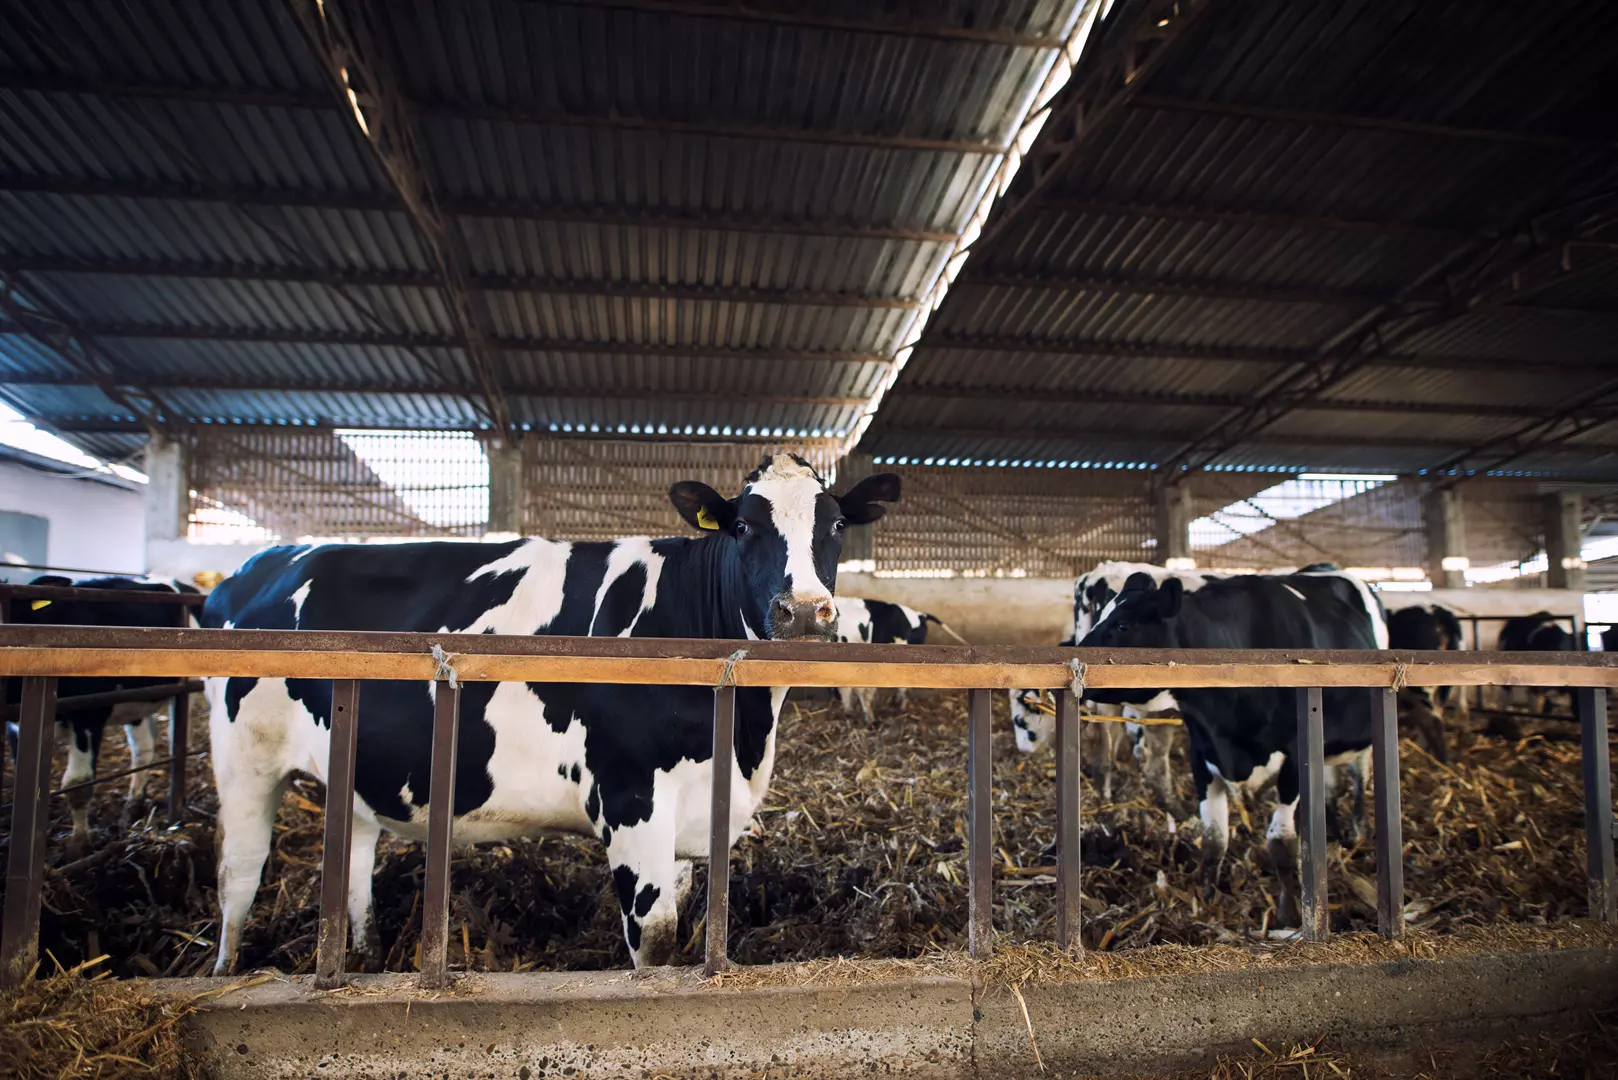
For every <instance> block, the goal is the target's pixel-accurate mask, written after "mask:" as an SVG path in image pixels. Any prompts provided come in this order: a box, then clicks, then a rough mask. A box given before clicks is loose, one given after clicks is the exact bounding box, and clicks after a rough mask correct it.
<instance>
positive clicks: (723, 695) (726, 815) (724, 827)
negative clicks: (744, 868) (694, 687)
mask: <svg viewBox="0 0 1618 1080" xmlns="http://www.w3.org/2000/svg"><path fill="white" fill-rule="evenodd" d="M735 757H736V684H735V683H731V682H726V681H724V680H723V679H722V680H721V685H719V686H716V687H714V692H713V790H712V791H711V792H710V802H709V804H708V815H709V819H708V918H707V935H706V939H705V942H704V947H705V960H704V963H703V967H704V969H705V970H706V971H707V973H708V974H709V975H714V974H717V973H718V972H721V971H723V970H725V969H726V968H727V967H729V966H730V960H729V958H728V957H727V956H726V955H725V949H726V945H727V944H728V939H729V937H730V769H729V768H728V766H729V764H730V763H731V762H732V761H733V760H735Z"/></svg>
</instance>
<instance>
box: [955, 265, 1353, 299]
mask: <svg viewBox="0 0 1618 1080" xmlns="http://www.w3.org/2000/svg"><path fill="white" fill-rule="evenodd" d="M961 285H978V286H983V287H985V288H999V289H1022V290H1024V291H1036V290H1037V291H1057V290H1072V291H1084V292H1106V293H1118V294H1122V295H1131V296H1148V295H1155V296H1185V297H1194V298H1197V299H1204V300H1252V301H1256V302H1260V303H1277V304H1333V305H1344V306H1357V305H1365V304H1376V303H1379V302H1381V300H1382V299H1384V298H1383V297H1382V296H1379V295H1377V294H1374V293H1365V292H1347V291H1344V290H1340V289H1299V288H1289V287H1286V286H1280V285H1249V284H1244V283H1241V282H1234V281H1178V280H1175V279H1173V278H1148V277H1141V278H1129V277H1117V276H1107V275H1099V274H1075V275H1063V274H993V273H987V274H972V273H970V272H968V274H967V275H966V276H965V277H964V278H962V279H961V281H960V282H959V283H958V284H957V286H956V287H957V288H959V287H960V286H961Z"/></svg>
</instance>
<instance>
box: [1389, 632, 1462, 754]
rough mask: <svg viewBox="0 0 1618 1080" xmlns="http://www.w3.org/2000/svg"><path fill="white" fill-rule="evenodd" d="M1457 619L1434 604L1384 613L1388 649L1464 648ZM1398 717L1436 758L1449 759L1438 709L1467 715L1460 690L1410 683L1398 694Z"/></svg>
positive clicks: (1440, 714)
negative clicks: (1386, 616) (1385, 616)
mask: <svg viewBox="0 0 1618 1080" xmlns="http://www.w3.org/2000/svg"><path fill="white" fill-rule="evenodd" d="M1465 647H1466V646H1465V641H1464V638H1463V636H1462V634H1461V620H1460V619H1458V618H1456V616H1455V613H1454V612H1453V611H1450V610H1449V609H1448V608H1445V607H1440V606H1439V605H1437V604H1433V605H1430V606H1428V605H1421V604H1417V605H1414V606H1411V607H1403V608H1398V609H1396V610H1393V611H1390V612H1388V648H1390V649H1397V650H1405V649H1412V650H1422V651H1429V650H1433V651H1436V650H1445V649H1462V648H1465ZM1398 704H1399V719H1400V721H1401V723H1404V724H1408V725H1409V727H1410V729H1411V731H1412V733H1413V734H1414V735H1415V736H1416V737H1417V738H1418V739H1420V740H1421V741H1422V742H1423V743H1424V744H1425V745H1426V747H1427V749H1428V751H1429V752H1430V753H1431V754H1432V755H1433V756H1434V757H1435V758H1437V759H1438V760H1439V761H1447V760H1449V751H1448V747H1447V745H1446V741H1445V738H1444V723H1443V716H1442V712H1441V710H1443V709H1446V708H1450V707H1452V706H1453V707H1454V708H1455V710H1456V711H1457V712H1458V713H1459V714H1460V716H1461V717H1462V718H1464V717H1465V716H1466V715H1467V711H1468V710H1467V702H1466V695H1465V694H1464V693H1456V692H1455V688H1454V687H1452V686H1440V687H1438V688H1436V690H1433V691H1429V690H1428V689H1427V688H1426V687H1424V686H1411V687H1406V688H1405V689H1403V690H1401V691H1400V692H1399V695H1398Z"/></svg>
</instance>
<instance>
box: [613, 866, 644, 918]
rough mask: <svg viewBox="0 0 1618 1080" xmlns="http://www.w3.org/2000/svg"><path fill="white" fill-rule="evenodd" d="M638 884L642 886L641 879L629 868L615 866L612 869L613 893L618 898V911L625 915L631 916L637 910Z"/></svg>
mask: <svg viewBox="0 0 1618 1080" xmlns="http://www.w3.org/2000/svg"><path fill="white" fill-rule="evenodd" d="M638 884H640V878H639V877H637V876H636V874H635V871H633V870H631V869H630V868H629V867H627V866H615V867H613V868H612V891H613V892H614V893H616V894H617V896H618V910H619V911H622V912H623V913H624V914H625V915H628V914H630V913H631V912H632V911H634V909H635V886H636V885H638ZM642 914H644V912H643V913H642Z"/></svg>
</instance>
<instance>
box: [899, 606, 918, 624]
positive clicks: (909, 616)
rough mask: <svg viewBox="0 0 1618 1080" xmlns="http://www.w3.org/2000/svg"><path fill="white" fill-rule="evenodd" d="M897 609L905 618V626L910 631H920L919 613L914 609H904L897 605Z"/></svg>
mask: <svg viewBox="0 0 1618 1080" xmlns="http://www.w3.org/2000/svg"><path fill="white" fill-rule="evenodd" d="M897 607H898V608H899V611H900V613H901V614H903V615H904V617H905V625H906V626H909V627H910V629H911V630H912V631H915V630H919V629H921V620H922V613H921V612H919V611H917V610H916V609H915V608H908V607H905V606H904V605H903V604H899V605H897Z"/></svg>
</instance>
